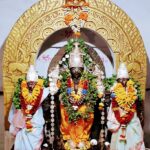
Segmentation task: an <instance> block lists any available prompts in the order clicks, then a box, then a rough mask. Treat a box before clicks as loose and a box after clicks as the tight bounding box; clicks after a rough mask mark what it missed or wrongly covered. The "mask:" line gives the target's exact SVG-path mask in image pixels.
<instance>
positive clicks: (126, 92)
mask: <svg viewBox="0 0 150 150" xmlns="http://www.w3.org/2000/svg"><path fill="white" fill-rule="evenodd" d="M111 97H112V109H113V111H114V113H115V117H116V119H117V120H118V121H119V122H120V123H121V124H128V123H129V122H130V121H131V119H132V118H133V116H134V112H135V111H136V104H135V101H136V100H137V90H136V89H135V87H134V82H133V81H132V80H131V79H130V80H129V81H128V82H127V87H126V88H124V87H123V85H122V84H121V83H117V84H116V85H115V86H114V88H113V94H112V95H111ZM119 108H121V109H123V111H125V114H121V113H120V111H119Z"/></svg>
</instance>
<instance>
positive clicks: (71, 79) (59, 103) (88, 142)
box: [42, 39, 104, 150]
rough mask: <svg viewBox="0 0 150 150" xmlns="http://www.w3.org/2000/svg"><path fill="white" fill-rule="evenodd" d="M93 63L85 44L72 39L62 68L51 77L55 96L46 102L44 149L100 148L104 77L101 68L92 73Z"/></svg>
mask: <svg viewBox="0 0 150 150" xmlns="http://www.w3.org/2000/svg"><path fill="white" fill-rule="evenodd" d="M91 64H92V59H91V58H90V56H89V54H88V53H87V48H86V47H85V44H84V42H83V41H82V40H81V41H80V40H79V39H76V40H70V41H69V42H68V45H67V46H66V54H65V56H64V57H63V58H62V60H61V61H60V62H59V67H58V66H57V67H56V68H55V69H54V70H53V71H52V72H51V73H50V74H49V80H50V94H51V95H50V96H49V99H47V100H45V101H44V103H43V110H44V114H45V115H44V116H45V120H46V124H45V140H44V142H43V145H42V147H43V149H44V148H45V149H46V148H47V149H53V148H54V149H57V150H58V149H61V150H63V149H65V150H83V149H84V150H88V149H92V148H94V149H95V150H96V149H99V134H100V130H101V122H100V116H101V111H100V110H99V103H101V98H102V96H103V91H104V87H103V84H102V78H104V77H103V72H102V71H100V70H99V69H98V67H97V65H95V66H94V68H93V70H91V69H90V65H91ZM49 112H50V113H49Z"/></svg>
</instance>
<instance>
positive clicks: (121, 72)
mask: <svg viewBox="0 0 150 150" xmlns="http://www.w3.org/2000/svg"><path fill="white" fill-rule="evenodd" d="M118 78H129V74H128V70H127V67H126V65H125V63H121V64H120V66H119V68H118V73H117V79H118Z"/></svg>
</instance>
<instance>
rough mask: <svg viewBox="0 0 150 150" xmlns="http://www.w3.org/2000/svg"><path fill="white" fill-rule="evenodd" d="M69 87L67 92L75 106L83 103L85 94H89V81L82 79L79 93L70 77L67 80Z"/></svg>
mask: <svg viewBox="0 0 150 150" xmlns="http://www.w3.org/2000/svg"><path fill="white" fill-rule="evenodd" d="M67 87H68V88H67V94H68V99H69V101H70V103H71V104H73V105H74V106H79V105H81V104H82V103H83V101H84V98H85V95H86V94H87V89H88V81H87V80H83V79H80V81H79V85H78V91H77V94H76V93H75V91H74V82H73V81H72V79H71V78H68V80H67Z"/></svg>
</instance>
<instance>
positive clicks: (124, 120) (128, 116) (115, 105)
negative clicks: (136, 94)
mask: <svg viewBox="0 0 150 150" xmlns="http://www.w3.org/2000/svg"><path fill="white" fill-rule="evenodd" d="M112 108H119V106H118V103H117V102H116V100H115V98H114V99H113V100H112ZM132 109H134V110H136V105H135V104H133V106H132ZM113 111H114V113H115V117H116V119H117V121H118V122H119V123H120V124H128V123H129V122H130V121H131V119H132V118H133V116H134V112H133V111H129V112H128V113H127V114H126V115H125V116H123V117H121V116H120V112H119V109H115V110H113Z"/></svg>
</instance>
